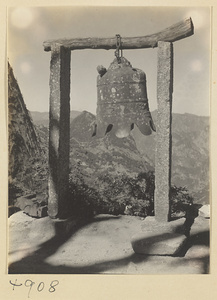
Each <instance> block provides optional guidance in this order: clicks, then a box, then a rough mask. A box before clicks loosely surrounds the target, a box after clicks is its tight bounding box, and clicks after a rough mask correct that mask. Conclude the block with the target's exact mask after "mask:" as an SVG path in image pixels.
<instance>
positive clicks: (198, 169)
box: [133, 111, 209, 203]
mask: <svg viewBox="0 0 217 300" xmlns="http://www.w3.org/2000/svg"><path fill="white" fill-rule="evenodd" d="M152 116H153V119H154V122H155V124H156V123H157V112H156V111H155V112H154V113H152ZM133 137H134V139H135V141H136V145H137V148H138V149H139V151H140V152H141V154H143V155H144V157H145V158H146V159H147V160H148V161H149V162H150V163H151V164H152V165H154V161H155V144H156V137H157V135H156V133H154V134H152V135H151V136H148V137H145V136H143V135H142V134H141V133H140V132H139V130H138V129H137V128H135V130H134V131H133ZM172 183H173V184H175V185H177V186H185V187H186V188H187V189H188V190H189V192H190V193H191V194H192V195H193V196H194V199H195V200H194V201H195V202H197V201H198V202H200V203H208V202H209V192H208V191H209V118H208V117H201V116H195V115H191V114H173V118H172Z"/></svg>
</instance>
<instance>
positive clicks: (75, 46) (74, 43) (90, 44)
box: [43, 18, 194, 51]
mask: <svg viewBox="0 0 217 300" xmlns="http://www.w3.org/2000/svg"><path fill="white" fill-rule="evenodd" d="M193 34H194V26H193V23H192V20H191V18H187V19H185V20H183V21H181V22H179V23H176V24H174V25H172V26H170V27H168V28H166V29H164V30H162V31H160V32H158V33H155V34H151V35H147V36H141V37H122V38H121V42H122V49H141V48H155V47H157V43H158V41H164V42H175V41H178V40H181V39H183V38H186V37H188V36H191V35H193ZM54 45H59V46H63V47H64V48H67V49H70V50H79V49H105V50H109V49H116V37H112V38H94V37H93V38H73V39H66V38H65V39H57V40H56V39H55V40H48V41H45V42H44V43H43V46H44V50H45V51H51V49H52V47H53V46H54Z"/></svg>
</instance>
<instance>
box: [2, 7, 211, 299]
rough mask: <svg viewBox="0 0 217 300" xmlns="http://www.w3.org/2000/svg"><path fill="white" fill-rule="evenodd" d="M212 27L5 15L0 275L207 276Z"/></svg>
mask: <svg viewBox="0 0 217 300" xmlns="http://www.w3.org/2000/svg"><path fill="white" fill-rule="evenodd" d="M211 19H212V18H211V8H210V7H209V6H198V7H196V6H192V7H187V6H121V7H118V6H114V7H113V6H108V7H102V6H9V7H8V8H7V54H6V55H7V58H6V60H7V100H8V103H7V105H8V263H7V273H8V274H13V275H14V276H15V275H16V274H95V275H96V274H107V275H150V274H151V275H171V274H172V275H183V274H185V275H189V274H193V275H195V274H205V275H208V274H210V210H211V209H210V207H211V192H210V185H211V179H210V97H211V92H210V82H211V77H210V73H211V42H212V41H211ZM13 278H15V277H13ZM54 279H55V278H54ZM54 279H53V280H54ZM18 281H19V282H21V279H19V280H18ZM16 284H17V285H18V282H17V283H16ZM22 284H25V285H26V286H30V287H31V288H30V291H29V292H30V295H29V296H30V297H31V293H33V289H34V287H33V286H32V285H31V282H30V281H29V282H22ZM58 284H59V281H57V280H56V281H55V282H53V286H52V285H51V288H52V289H51V291H54V290H55V288H56V289H57V288H58ZM35 286H36V284H35ZM36 288H37V286H36V287H35V289H36ZM43 288H44V286H43V285H42V283H40V281H39V282H38V291H39V292H41V290H42V289H43ZM17 289H18V288H17ZM31 289H32V290H31ZM34 293H35V295H36V291H35V292H34ZM42 293H43V292H42ZM208 298H209V297H208V296H207V299H208ZM43 299H44V298H43ZM53 299H54V298H53ZM67 299H68V298H67ZM72 299H73V298H72ZM76 299H77V298H76ZM82 299H83V298H82ZM95 299H100V298H95ZM115 299H117V298H115ZM118 299H127V298H121V297H120V298H118ZM129 299H131V298H129ZM135 299H140V298H135ZM168 299H169V298H168ZM177 299H179V298H177ZM183 299H184V298H183ZM186 299H187V298H186ZM201 299H202V298H201ZM204 299H205V298H204Z"/></svg>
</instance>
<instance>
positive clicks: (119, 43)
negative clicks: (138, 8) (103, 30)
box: [115, 34, 123, 63]
mask: <svg viewBox="0 0 217 300" xmlns="http://www.w3.org/2000/svg"><path fill="white" fill-rule="evenodd" d="M116 38H117V40H116V50H115V56H116V57H117V60H118V63H120V62H121V57H122V55H123V52H122V49H121V36H120V34H116ZM120 50H121V56H120Z"/></svg>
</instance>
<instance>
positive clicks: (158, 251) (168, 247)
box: [131, 217, 187, 256]
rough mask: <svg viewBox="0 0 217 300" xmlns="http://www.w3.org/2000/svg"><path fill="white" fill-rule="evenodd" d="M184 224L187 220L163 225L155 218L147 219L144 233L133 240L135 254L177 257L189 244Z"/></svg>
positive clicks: (135, 236) (143, 229)
mask: <svg viewBox="0 0 217 300" xmlns="http://www.w3.org/2000/svg"><path fill="white" fill-rule="evenodd" d="M184 223H185V218H182V219H178V220H176V221H171V222H165V223H164V222H163V223H161V222H157V221H156V220H155V218H154V217H147V218H146V219H145V222H144V224H143V226H142V232H141V233H139V234H136V235H134V236H133V237H132V239H131V245H132V247H133V250H134V252H135V253H138V254H146V255H170V256H175V255H177V253H178V252H179V251H180V249H181V248H182V247H184V245H185V244H186V243H187V237H186V236H185V234H184V232H185V227H184Z"/></svg>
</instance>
